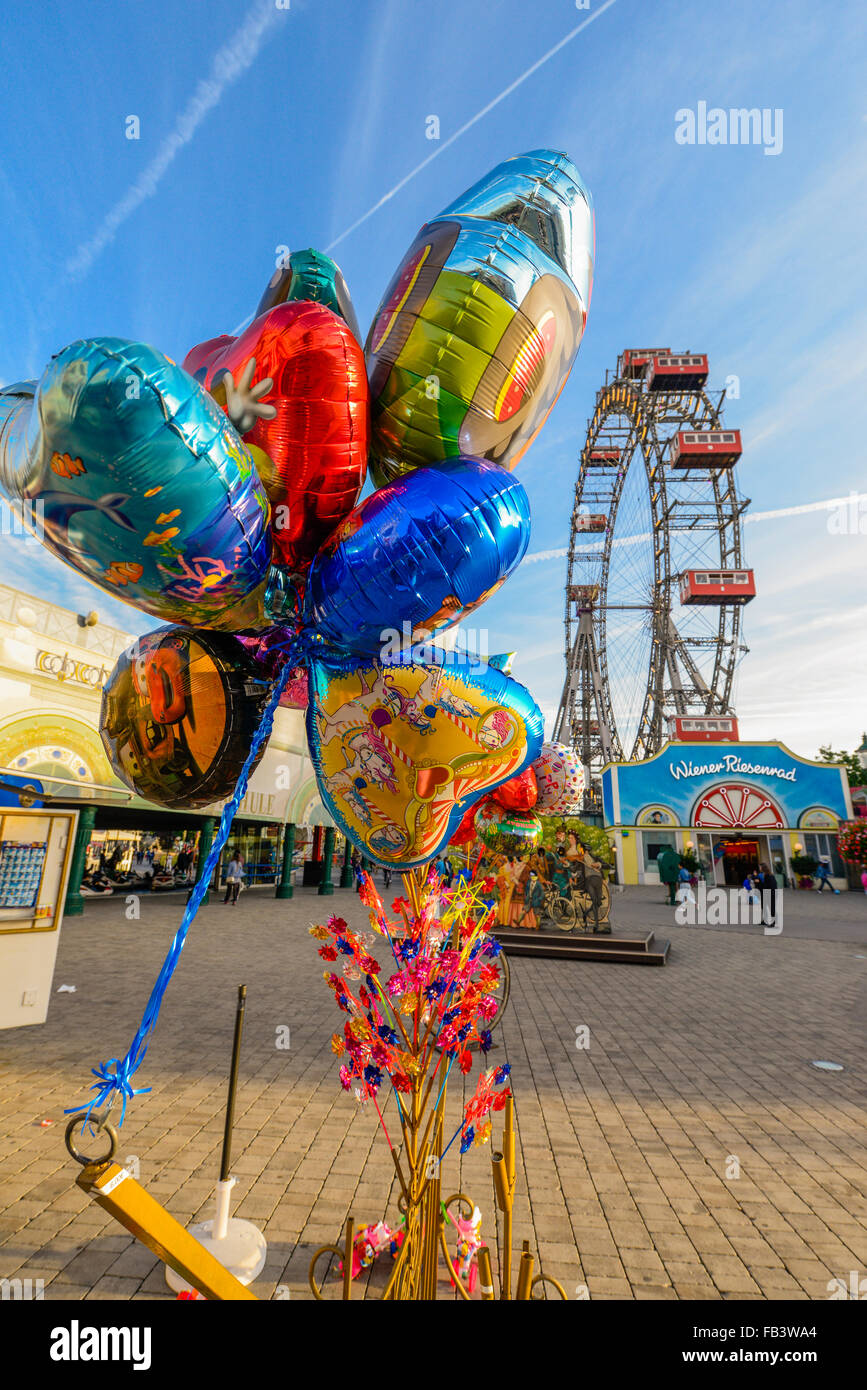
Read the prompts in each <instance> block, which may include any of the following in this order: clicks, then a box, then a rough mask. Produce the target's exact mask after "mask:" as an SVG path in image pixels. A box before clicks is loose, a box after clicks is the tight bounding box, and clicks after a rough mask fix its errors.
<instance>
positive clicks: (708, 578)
mask: <svg viewBox="0 0 867 1390" xmlns="http://www.w3.org/2000/svg"><path fill="white" fill-rule="evenodd" d="M755 596H756V579H755V574H754V573H753V571H752V570H685V571H684V573H683V574H682V575H681V576H680V601H681V603H682V604H684V605H685V606H686V607H689V606H690V605H692V604H708V605H710V606H717V607H721V606H722V605H724V604H729V603H736V604H744V603H749V601H750V599H753V598H755Z"/></svg>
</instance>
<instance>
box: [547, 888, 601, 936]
mask: <svg viewBox="0 0 867 1390" xmlns="http://www.w3.org/2000/svg"><path fill="white" fill-rule="evenodd" d="M543 884H544V894H545V896H544V903H543V907H542V913H541V917H542V920H543V921H544V920H545V919H546V918H548V919H550V921H552V922H553V923H554V925H555V927H558V928H559V930H560V931H574V930H575V929H576V927H577V928H578V929H579V930H580V931H582V932H590V933H593V932H595V933H599V932H600V928H601V929H602V933H603V934H605V935H607V934H608V933H609V932H610V931H611V927H610V925H609V924H608V917H609V913H610V910H611V888H610V887H609V884H608V880H607V879H606V878H604V877H603V878H602V880H601V891H600V893H599V902H598V913H597V908H596V902H595V895H594V893H593V892H592V891H590V889H589V888H588V887H587V886H586V876H585V883H584V884H580V883H579V882H577V880H576V879H575V878H573V877H572V875H570V877H569V882H568V883H567V884H563V883H554V882H552V881H548V880H543Z"/></svg>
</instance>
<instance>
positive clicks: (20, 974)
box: [0, 807, 78, 1028]
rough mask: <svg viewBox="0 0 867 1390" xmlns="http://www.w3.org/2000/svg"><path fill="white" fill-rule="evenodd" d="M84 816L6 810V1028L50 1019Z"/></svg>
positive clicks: (2, 1005)
mask: <svg viewBox="0 0 867 1390" xmlns="http://www.w3.org/2000/svg"><path fill="white" fill-rule="evenodd" d="M77 825H78V812H77V811H69V810H62V811H61V810H57V811H54V810H52V811H48V810H44V809H31V810H23V809H19V808H17V807H16V808H14V809H13V808H9V809H6V808H3V809H0V1028H18V1027H22V1026H26V1025H27V1024H34V1023H44V1022H45V1019H46V1017H47V1015H48V1004H49V1001H50V998H51V987H52V982H53V978H54V963H55V960H56V958H57V948H58V945H59V937H60V926H61V922H62V920H63V904H64V901H65V898H66V887H67V882H68V879H69V865H70V861H71V858H72V850H73V846H74V844H75V832H76V828H77Z"/></svg>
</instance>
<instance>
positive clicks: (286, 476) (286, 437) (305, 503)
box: [184, 300, 369, 570]
mask: <svg viewBox="0 0 867 1390" xmlns="http://www.w3.org/2000/svg"><path fill="white" fill-rule="evenodd" d="M251 363H252V364H253V365H252V367H250V364H251ZM184 366H185V367H186V368H187V370H188V371H189V372H191V373H192V374H193V375H194V376H195V377H196V378H197V379H198V380H200V381H201V382H202V383H203V385H205V386H206V387H207V389H208V390H209V391H210V392H212V394H213V395H214V396H215V398H216V400H217V401H218V403H219V404H221V405H222V406H224V408H229V406H230V405H231V406H235V401H234V400H231V401H230V399H229V394H230V392H227V381H226V373H227V372H228V373H229V374H230V376H229V381H230V382H231V388H230V390H234V389H235V388H236V387H237V386H238V385H239V384H242V383H243V385H244V386H246V387H247V388H250V389H251V390H252V391H255V401H254V402H252V403H251V404H252V407H253V408H252V409H251V411H250V414H249V415H248V416H246V417H245V416H244V415H243V414H242V415H241V427H242V428H245V430H246V433H245V442H246V444H247V446H248V448H249V449H250V451H251V453H252V454H253V457H254V459H255V460H256V463H257V466H258V468H259V471H260V474H261V476H262V480H263V482H264V484H265V487H266V489H267V492H268V496H269V498H270V500H271V505H272V508H273V520H272V533H273V542H274V560H275V563H276V564H281V565H285V566H286V567H287V568H288V569H290V570H299V569H304V568H306V566H307V565H309V563H310V561H311V560H312V558H313V556H314V555H315V553H316V551H317V550H318V548H319V546H320V545H321V544H322V542H323V541H324V540H325V539H326V537H327V536H328V535H330V533H331V532H332V531H333V530H334V528H335V526H337V525H338V524H339V523H340V522H341V521H342V520H343V518H344V517H345V516H346V514H347V512H349V511H351V509H352V508H353V507H354V506H355V502H356V499H357V497H358V494H359V492H360V490H361V486H362V483H363V482H364V477H365V472H366V470H367V445H368V413H369V412H368V396H367V376H366V373H365V370H364V357H363V355H362V352H361V348H360V347H359V345H358V343H357V342H356V340H355V337H354V335H353V333H352V330H351V328H350V327H349V325H348V324H347V323H345V322H344V320H343V319H342V318H338V316H337V314H335V313H333V312H332V310H331V309H329V308H327V307H326V306H325V305H324V304H319V303H312V302H308V301H296V300H293V301H291V302H290V303H286V304H278V305H277V306H276V307H275V308H273V309H269V310H268V311H267V312H266V313H264V314H261V315H260V316H259V317H258V318H255V319H254V320H253V322H252V323H251V324H250V326H249V328H246V329H245V330H244V332H243V333H242V334H241V336H240V337H239V338H216V339H214V340H212V341H211V342H208V343H202V344H201V345H200V346H199V347H197V348H194V349H193V350H192V351H191V352H189V353H188V354H187V356H186V358H185V359H184ZM245 371H246V373H247V379H246V380H245ZM253 372H255V373H256V375H257V377H258V381H259V389H258V390H256V388H255V387H254V386H253V382H252V373H253ZM233 413H235V412H234V411H233ZM236 418H237V415H236Z"/></svg>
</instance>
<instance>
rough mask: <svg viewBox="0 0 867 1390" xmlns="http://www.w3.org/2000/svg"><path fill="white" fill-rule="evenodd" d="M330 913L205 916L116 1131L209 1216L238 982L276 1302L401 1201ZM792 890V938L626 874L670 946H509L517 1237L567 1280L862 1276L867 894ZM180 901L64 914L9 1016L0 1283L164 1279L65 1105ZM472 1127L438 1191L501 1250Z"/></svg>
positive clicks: (638, 903)
mask: <svg viewBox="0 0 867 1390" xmlns="http://www.w3.org/2000/svg"><path fill="white" fill-rule="evenodd" d="M328 909H333V910H336V911H339V913H340V914H341V915H343V916H346V917H347V918H349V920H350V921H355V922H356V923H357V924H359V925H361V924H362V923H363V919H364V914H363V910H362V909H360V906H359V904H358V899H357V898H356V896H355V894H354V893H353V892H352V891H351V890H338V891H337V892H336V893H335V895H334V897H333V898H331V899H321V898H318V897H317V896H316V894H315V892H311V891H309V890H303V891H301V892H298V893H297V894H296V897H295V898H294V899H293V900H292V901H290V902H288V903H286V902H276V901H275V900H274V898H273V897H271V896H269V894H268V892H267V890H254V891H251V892H247V893H245V894H243V895H242V897H241V900H240V903H239V905H238V907H237V908H231V907H223V906H222V905H221V904H220V903H219V902H217V901H212V903H211V904H210V905H209V906H208V907H207V908H205V909H203V910H202V911H201V913H200V915H199V918H198V919H197V921H196V923H195V925H194V927H193V929H192V931H191V933H190V937H189V939H188V942H187V945H186V947H185V949H184V953H183V956H182V959H181V963H180V965H179V967H178V970H177V972H176V975H175V978H174V980H173V981H172V983H171V985H170V987H169V991H168V994H167V996H166V999H165V1003H164V1005H163V1011H162V1015H161V1018H160V1021H159V1024H158V1028H157V1031H156V1034H155V1036H154V1039H153V1041H152V1043H151V1046H150V1049H149V1051H148V1054H147V1057H146V1059H145V1062H144V1065H143V1067H142V1069H141V1071H140V1073H139V1081H140V1084H142V1085H150V1086H151V1087H152V1088H153V1089H152V1092H151V1094H150V1095H143V1096H139V1097H136V1099H135V1100H133V1101H132V1102H131V1104H130V1108H129V1112H128V1116H127V1119H126V1122H125V1124H124V1126H123V1128H122V1130H121V1147H120V1153H119V1157H120V1158H121V1159H123V1160H125V1161H126V1162H127V1166H129V1165H130V1164H131V1163H133V1162H134V1161H135V1160H136V1159H137V1161H138V1169H139V1172H140V1177H141V1181H142V1182H143V1184H144V1185H145V1186H146V1188H147V1189H148V1190H149V1191H150V1192H151V1193H153V1194H154V1195H155V1196H156V1197H158V1198H159V1199H160V1201H162V1202H163V1203H164V1204H165V1205H166V1206H167V1207H168V1209H169V1210H170V1211H171V1212H172V1214H173V1215H174V1216H176V1217H177V1218H178V1219H179V1220H180V1221H182V1222H184V1223H186V1222H189V1221H192V1220H193V1219H203V1218H204V1217H206V1216H209V1215H210V1208H211V1193H212V1189H213V1184H214V1181H215V1178H216V1176H217V1170H218V1166H219V1153H220V1145H221V1141H222V1120H223V1107H224V1103H225V1094H226V1076H227V1067H228V1057H229V1052H230V1047H231V1035H232V1026H233V1019H234V1010H235V999H236V986H237V985H238V984H239V983H244V984H246V985H247V987H248V1006H247V1019H246V1032H245V1038H244V1051H243V1058H242V1067H241V1084H240V1088H239V1094H238V1101H237V1108H236V1122H235V1144H234V1160H233V1164H232V1167H233V1172H234V1173H235V1174H236V1175H237V1177H238V1185H237V1188H236V1194H237V1204H236V1208H235V1211H236V1214H237V1215H239V1216H244V1217H247V1218H249V1219H250V1220H252V1221H255V1222H256V1223H257V1224H258V1225H259V1226H260V1227H261V1228H262V1229H263V1230H264V1232H265V1235H266V1237H267V1240H268V1262H267V1264H266V1266H265V1270H264V1272H263V1274H262V1276H261V1278H260V1280H259V1281H258V1282H257V1284H256V1285H255V1291H256V1292H257V1293H258V1294H259V1295H260V1297H263V1298H273V1297H275V1296H282V1297H285V1296H286V1294H287V1292H288V1294H289V1296H291V1297H292V1298H293V1299H299V1298H300V1299H304V1298H309V1297H310V1293H309V1290H308V1288H307V1282H306V1277H307V1265H308V1262H309V1258H310V1255H311V1252H312V1251H313V1250H314V1249H315V1248H316V1247H317V1246H318V1245H320V1244H322V1243H323V1242H328V1241H333V1240H335V1239H336V1238H337V1237H338V1235H339V1232H340V1230H341V1226H342V1224H343V1222H344V1220H345V1218H346V1216H347V1214H348V1213H350V1212H351V1213H352V1214H353V1216H354V1217H355V1220H356V1222H357V1223H361V1222H364V1221H368V1220H377V1219H379V1218H381V1217H385V1218H386V1219H390V1220H391V1222H392V1224H396V1223H397V1220H398V1212H397V1207H396V1192H395V1183H394V1178H393V1170H392V1167H391V1161H390V1159H389V1156H388V1153H387V1151H386V1147H385V1144H384V1142H383V1140H382V1135H381V1132H380V1131H379V1127H378V1125H377V1123H376V1119H375V1116H374V1115H373V1114H372V1112H371V1111H370V1110H369V1109H368V1108H365V1109H364V1110H360V1109H359V1108H358V1106H357V1105H356V1103H355V1102H354V1100H352V1099H351V1098H350V1097H348V1096H347V1095H345V1094H344V1093H343V1091H342V1090H341V1088H340V1085H339V1082H338V1079H337V1064H336V1061H335V1058H334V1057H333V1055H332V1053H331V1050H330V1047H329V1039H330V1036H331V1033H332V1031H333V1030H334V1028H335V1027H336V1026H337V1024H338V1015H337V1013H336V1010H335V1009H334V1007H333V1003H332V1000H331V994H330V991H328V989H327V988H326V986H325V984H324V982H323V981H322V979H321V962H320V961H319V959H318V957H317V955H316V952H315V943H314V942H313V941H312V940H311V938H310V937H309V936H308V935H307V932H306V930H305V929H306V927H307V926H309V925H310V924H311V923H312V922H314V921H317V920H319V919H320V917H321V913H322V912H323V911H324V910H328ZM786 912H787V915H786V929H785V930H784V931H783V933H782V934H781V935H780V936H775V937H768V936H764V935H763V934H761V932H760V931H759V930H757V929H755V928H752V929H750V928H743V929H740V930H738V931H731V930H729V931H718V930H713V929H702V928H688V927H678V926H676V925H673V924H672V921H673V919H672V914H671V910H670V909H669V908H667V907H665V906H664V905H663V904H662V903H661V901H660V891H659V890H658V889H656V890H653V889H626V890H625V891H624V892H622V893H617V894H615V901H614V916H615V926H616V927H617V928H618V929H621V930H623V929H630V928H632V927H635V926H639V925H644V926H650V927H652V928H653V929H654V930H656V931H657V932H658V934H661V935H666V936H668V937H669V938H670V939H671V941H672V954H671V958H670V962H669V964H668V966H666V967H665V968H664V969H640V968H636V967H633V966H625V965H607V964H603V963H599V964H594V963H578V962H570V961H544V960H534V959H524V958H521V959H513V960H512V963H511V969H512V997H511V1002H510V1004H509V1007H508V1010H507V1013H506V1016H505V1019H504V1023H503V1026H502V1029H501V1030H500V1033H499V1035H498V1036H499V1045H498V1047H497V1049H496V1050H495V1052H494V1053H493V1054H492V1056H493V1058H494V1059H496V1060H497V1061H504V1060H506V1059H508V1060H509V1061H510V1062H511V1063H512V1068H513V1078H512V1079H513V1083H514V1090H515V1095H516V1109H517V1126H518V1146H519V1147H518V1184H517V1197H516V1202H515V1222H514V1235H515V1248H516V1252H517V1251H520V1247H521V1241H522V1239H524V1238H528V1239H529V1240H530V1242H531V1246H532V1247H533V1249H534V1250H536V1251H538V1252H539V1254H540V1256H541V1263H542V1267H543V1268H544V1270H545V1271H546V1272H548V1273H550V1274H552V1275H554V1276H555V1277H556V1278H558V1279H559V1280H560V1281H561V1282H562V1283H563V1285H564V1286H565V1288H566V1289H567V1291H568V1293H569V1296H570V1298H572V1297H576V1296H586V1293H583V1291H584V1290H586V1291H588V1292H589V1296H590V1297H591V1298H603V1299H605V1298H608V1299H610V1298H637V1299H720V1298H726V1299H761V1298H764V1299H780V1298H795V1299H804V1300H806V1299H824V1298H827V1297H828V1283H829V1281H830V1280H831V1279H834V1278H840V1279H843V1280H844V1281H845V1282H846V1283H847V1284H848V1282H849V1279H850V1273H851V1272H852V1271H857V1272H858V1273H859V1277H864V1274H865V1271H867V1159H865V1142H864V1141H865V1125H864V1115H865V1109H864V1102H865V1086H864V1077H865V1060H867V1059H865V1052H867V1044H865V1034H867V1029H865V1021H867V989H865V982H867V899H865V898H864V897H862V895H859V894H854V893H851V894H841V895H840V896H839V897H836V898H833V899H831V898H829V897H828V896H827V895H823V901H819V897H818V895H815V894H814V895H808V894H789V895H788V896H787V900H786ZM180 915H181V904H180V903H179V901H178V900H177V899H174V900H172V901H169V900H166V899H160V898H144V899H143V900H142V911H141V918H140V920H138V921H127V920H126V918H125V915H124V903H123V900H122V899H121V898H115V899H110V900H103V901H99V902H95V903H88V905H87V910H86V914H85V916H84V917H83V918H78V919H69V920H68V921H67V922H66V923H65V924H64V926H63V930H62V935H61V943H60V953H59V958H58V963H57V970H56V974H55V981H54V985H55V989H56V988H57V986H58V985H61V984H64V983H69V984H74V985H75V986H76V992H75V993H74V994H68V993H64V994H57V993H55V994H54V995H53V997H52V1001H51V1006H50V1011H49V1016H48V1021H47V1023H46V1024H45V1025H44V1026H41V1027H32V1028H19V1029H15V1030H11V1031H7V1032H5V1033H3V1034H0V1279H3V1278H7V1279H8V1278H14V1277H16V1276H17V1277H19V1278H31V1279H34V1280H35V1279H42V1280H44V1282H45V1295H44V1296H45V1298H47V1299H85V1298H87V1299H92V1298H95V1299H157V1298H166V1297H170V1296H172V1295H170V1294H169V1293H168V1291H167V1289H166V1285H165V1282H164V1277H163V1269H162V1266H161V1265H160V1264H159V1262H158V1261H157V1260H156V1258H155V1257H154V1256H153V1255H151V1253H150V1252H149V1251H148V1250H147V1249H146V1248H144V1247H143V1246H141V1245H140V1244H138V1243H137V1242H136V1241H135V1240H133V1239H132V1238H131V1237H129V1236H128V1235H127V1234H126V1232H125V1231H124V1230H122V1229H121V1228H120V1227H119V1226H118V1225H117V1223H115V1222H114V1221H113V1219H112V1218H111V1217H110V1216H108V1215H107V1214H105V1213H103V1212H102V1211H101V1210H100V1208H99V1207H97V1206H96V1205H95V1204H93V1203H91V1202H90V1201H89V1199H88V1198H87V1197H86V1196H85V1195H84V1194H83V1193H82V1192H80V1190H79V1189H78V1188H77V1187H76V1186H75V1185H74V1177H75V1173H76V1171H77V1170H76V1168H75V1165H74V1164H73V1163H72V1162H71V1161H70V1159H69V1158H68V1156H67V1155H66V1152H65V1149H64V1146H63V1124H64V1119H63V1114H62V1112H63V1108H64V1107H66V1106H70V1105H72V1104H73V1103H75V1102H77V1101H79V1100H80V1099H81V1098H82V1097H83V1096H85V1094H86V1088H87V1086H88V1084H89V1083H90V1081H91V1080H92V1078H91V1075H90V1068H91V1067H92V1066H94V1065H95V1064H96V1063H97V1062H99V1061H102V1060H105V1059H107V1058H109V1057H117V1056H121V1055H123V1053H124V1052H125V1051H126V1048H127V1046H128V1044H129V1041H130V1039H131V1037H132V1034H133V1031H134V1029H135V1027H136V1025H137V1023H138V1021H139V1019H140V1017H141V1013H142V1009H143V1007H144V1004H145V1002H146V999H147V997H148V994H149V992H150V989H151V986H152V983H153V980H154V978H155V976H156V973H157V970H158V968H159V965H160V963H161V961H162V958H163V955H164V953H165V950H166V948H167V946H168V944H169V941H170V940H171V937H172V935H173V932H174V930H175V928H176V926H177V923H178V921H179V919H180ZM582 1026H586V1028H587V1029H589V1046H588V1047H587V1048H579V1047H576V1041H579V1040H580V1035H579V1034H578V1033H577V1032H576V1030H577V1029H579V1028H581V1027H582ZM286 1028H288V1029H289V1042H290V1046H289V1048H288V1050H284V1049H281V1048H279V1047H278V1046H277V1045H276V1044H277V1042H278V1039H280V1038H281V1037H285V1033H281V1030H285V1029H286ZM812 1059H830V1060H833V1061H837V1062H839V1063H841V1064H842V1065H843V1067H844V1068H845V1070H844V1071H842V1072H836V1073H828V1072H824V1073H823V1072H820V1071H817V1070H815V1069H814V1068H813V1067H812V1066H811V1065H810V1063H811V1060H812ZM473 1076H474V1073H473V1074H471V1077H470V1078H469V1081H470V1084H472V1082H473ZM463 1084H464V1083H463V1082H459V1083H457V1084H455V1083H450V1088H449V1090H450V1094H449V1106H448V1116H447V1125H448V1121H449V1120H450V1121H451V1122H452V1123H451V1128H454V1127H456V1125H457V1122H458V1116H459V1113H460V1104H461V1094H462V1089H463ZM390 1115H392V1111H391V1107H389V1109H387V1110H386V1112H385V1118H386V1123H388V1119H389V1116H390ZM44 1117H48V1118H51V1119H53V1120H54V1121H55V1123H54V1126H53V1127H52V1128H48V1129H43V1128H40V1127H39V1121H40V1119H42V1118H44ZM392 1118H393V1115H392ZM448 1132H451V1130H450V1129H449V1130H448ZM457 1148H458V1145H455V1146H454V1147H453V1148H452V1149H451V1151H450V1154H449V1158H448V1159H447V1160H446V1164H445V1168H444V1186H445V1187H446V1188H448V1189H449V1190H454V1189H457V1188H461V1189H462V1190H464V1191H466V1192H468V1193H469V1194H470V1195H471V1196H473V1198H474V1199H475V1200H476V1201H477V1202H478V1204H479V1206H480V1207H481V1209H482V1213H483V1234H484V1236H485V1239H486V1240H487V1242H488V1243H489V1244H491V1245H492V1246H493V1245H494V1244H495V1240H496V1236H497V1232H496V1226H495V1216H494V1203H493V1194H492V1183H491V1170H490V1157H489V1153H490V1150H489V1149H488V1148H487V1147H486V1148H482V1149H479V1148H476V1149H473V1150H471V1151H470V1153H469V1154H467V1155H466V1156H465V1157H464V1158H463V1159H460V1158H459V1156H458V1155H457ZM452 1159H454V1161H452Z"/></svg>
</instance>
